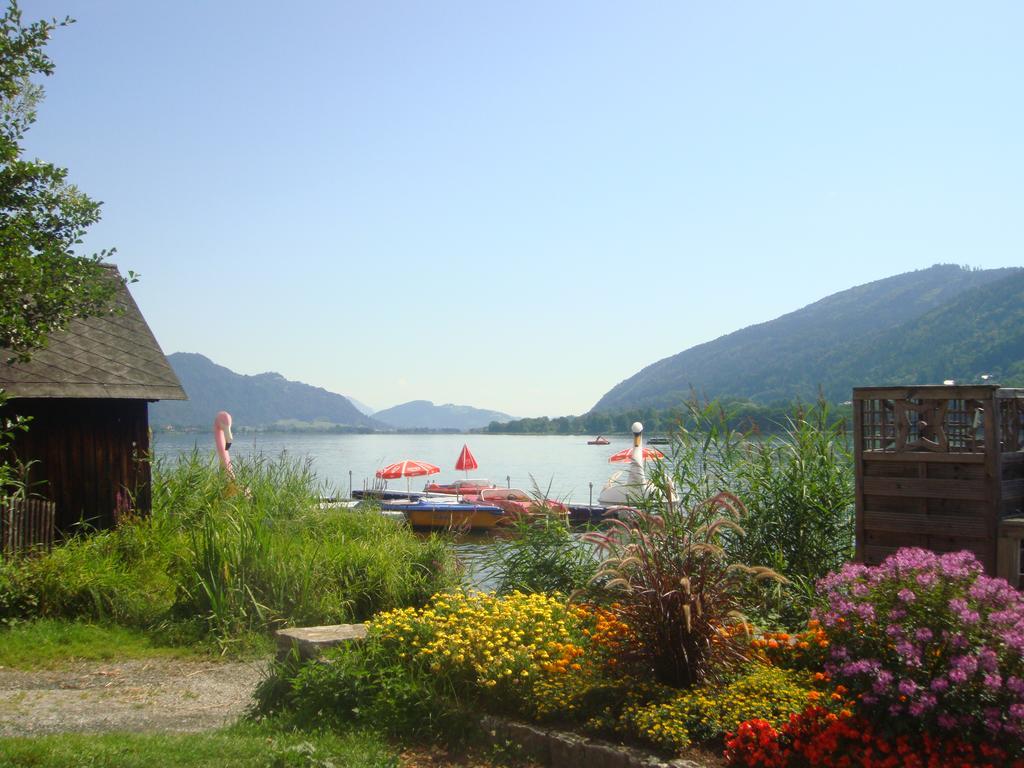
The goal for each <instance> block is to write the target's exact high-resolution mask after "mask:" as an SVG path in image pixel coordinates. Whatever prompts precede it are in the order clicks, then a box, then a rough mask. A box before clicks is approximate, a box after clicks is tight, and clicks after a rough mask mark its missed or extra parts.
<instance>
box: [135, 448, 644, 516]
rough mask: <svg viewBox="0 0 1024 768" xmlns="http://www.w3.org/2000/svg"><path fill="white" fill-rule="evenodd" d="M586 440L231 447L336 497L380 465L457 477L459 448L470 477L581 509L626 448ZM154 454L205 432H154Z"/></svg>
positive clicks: (415, 482) (419, 480) (395, 483)
mask: <svg viewBox="0 0 1024 768" xmlns="http://www.w3.org/2000/svg"><path fill="white" fill-rule="evenodd" d="M591 437H592V436H571V435H569V436H563V435H544V436H539V435H320V434H294V433H284V432H259V433H250V434H244V433H236V434H235V442H234V445H232V446H231V455H232V456H233V457H240V456H246V455H250V454H253V453H262V454H263V455H264V456H267V457H271V458H272V457H277V456H279V455H280V454H281V453H287V454H288V455H290V456H294V457H302V458H304V457H309V458H310V459H311V460H312V462H313V469H314V470H315V471H316V473H317V475H319V476H320V478H321V479H322V480H323V481H324V482H325V483H326V484H327V485H328V486H329V487H330V489H331V490H333V491H334V492H336V493H338V494H339V495H343V496H347V495H348V493H349V490H350V489H349V473H351V480H352V486H353V487H354V488H356V489H358V488H362V487H364V485H369V484H371V483H372V482H373V476H374V473H375V472H376V471H377V470H378V469H379V468H381V467H384V466H386V465H388V464H392V463H394V462H396V461H402V460H403V459H419V460H421V461H428V462H430V463H431V464H436V465H437V466H439V467H440V468H441V472H440V474H437V475H431V477H430V478H429V479H430V480H431V481H434V480H436V481H439V482H448V481H452V480H458V479H460V478H462V477H463V476H464V473H462V472H457V471H456V470H455V461H456V459H457V458H458V457H459V452H460V451H461V450H462V445H463V443H465V444H467V445H468V446H469V449H470V451H472V452H473V455H474V456H475V457H476V460H477V462H478V463H479V464H480V469H479V470H477V471H474V472H470V473H469V475H470V477H484V478H487V479H489V480H490V481H491V482H493V483H495V484H497V485H506V484H511V486H512V487H513V488H522V489H523V490H525V491H530V490H532V489H533V484H534V483H533V481H534V480H536V482H537V484H538V485H539V486H540V488H541V489H542V490H544V491H547V489H548V487H549V485H550V489H551V490H550V493H549V494H548V495H549V496H551V497H552V498H557V499H562V500H566V501H572V502H575V503H577V504H586V503H588V502H589V501H590V485H589V484H590V483H593V484H594V500H595V502H596V500H597V496H598V494H599V493H600V492H601V488H602V487H604V484H605V482H606V481H607V480H608V477H609V476H610V475H611V474H612V473H613V472H616V471H618V470H620V469H623V468H624V465H622V464H609V463H608V457H609V456H611V455H612V454H613V453H615V452H616V451H619V450H621V449H623V448H627V447H629V446H630V445H631V444H632V440H631V439H630V438H629V437H617V438H616V437H610V438H609V439H610V440H611V445H587V440H589V439H591ZM153 444H154V451H155V453H156V455H157V456H158V457H168V458H173V457H175V456H177V455H178V454H180V453H181V452H183V451H191V450H192V449H193V448H195V447H198V448H199V450H200V451H208V452H209V453H210V454H211V456H212V454H213V435H212V433H208V434H202V433H195V434H185V433H174V432H160V433H155V434H154V435H153ZM426 482H427V478H423V477H414V478H411V479H410V480H409V483H410V487H411V489H412V490H414V491H418V490H423V486H424V485H425V483H426ZM388 487H389V488H395V489H399V490H404V489H405V487H406V481H405V480H391V481H389V483H388Z"/></svg>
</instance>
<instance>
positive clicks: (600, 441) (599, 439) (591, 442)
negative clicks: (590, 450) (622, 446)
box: [587, 435, 611, 445]
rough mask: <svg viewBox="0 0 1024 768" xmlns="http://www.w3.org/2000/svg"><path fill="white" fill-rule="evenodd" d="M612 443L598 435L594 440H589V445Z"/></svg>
mask: <svg viewBox="0 0 1024 768" xmlns="http://www.w3.org/2000/svg"><path fill="white" fill-rule="evenodd" d="M610 442H611V441H610V440H609V439H608V438H607V437H604V436H603V435H598V436H597V437H595V438H594V439H593V440H587V445H608V443H610Z"/></svg>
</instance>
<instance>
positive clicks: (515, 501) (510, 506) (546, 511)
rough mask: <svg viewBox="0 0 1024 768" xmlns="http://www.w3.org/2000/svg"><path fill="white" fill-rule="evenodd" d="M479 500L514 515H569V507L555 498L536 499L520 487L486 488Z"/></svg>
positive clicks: (481, 492)
mask: <svg viewBox="0 0 1024 768" xmlns="http://www.w3.org/2000/svg"><path fill="white" fill-rule="evenodd" d="M476 500H477V502H478V503H480V504H487V505H489V506H494V507H500V508H501V509H502V510H504V511H505V512H506V513H508V514H509V515H510V516H513V517H523V516H529V517H536V516H537V515H559V516H565V517H568V515H569V508H568V507H567V506H566V505H565V504H563V503H562V502H560V501H554V500H553V499H535V498H533V497H532V496H530V494H528V493H527V492H526V491H521V490H519V489H518V488H485V489H484V490H482V491H480V495H479V496H478V497H477V499H476Z"/></svg>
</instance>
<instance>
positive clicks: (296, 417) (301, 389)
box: [149, 352, 388, 429]
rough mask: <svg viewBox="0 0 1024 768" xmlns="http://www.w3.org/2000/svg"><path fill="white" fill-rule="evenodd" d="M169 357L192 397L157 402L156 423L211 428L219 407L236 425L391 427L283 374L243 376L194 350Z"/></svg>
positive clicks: (153, 418) (152, 420)
mask: <svg viewBox="0 0 1024 768" xmlns="http://www.w3.org/2000/svg"><path fill="white" fill-rule="evenodd" d="M167 360H168V362H170V364H171V367H172V368H173V369H174V372H175V373H176V374H177V375H178V379H180V380H181V384H182V386H183V387H184V388H185V392H186V394H188V398H189V399H188V400H181V401H171V400H161V401H159V402H156V403H153V404H152V405H151V406H150V409H149V420H150V423H151V424H153V425H154V426H157V427H160V426H167V425H173V426H176V427H208V426H209V425H210V424H212V423H213V417H214V416H215V415H216V413H217V411H228V412H229V413H230V414H231V418H232V420H233V422H234V424H235V425H236V428H237V427H241V426H246V427H268V426H272V425H275V424H276V425H279V426H283V427H288V428H292V429H294V428H296V427H299V428H301V427H303V426H305V425H308V426H310V427H312V426H314V425H320V426H321V427H327V426H329V425H335V426H340V427H348V428H352V429H388V427H387V426H386V425H384V424H382V423H381V422H379V421H375V420H374V419H372V418H370V417H369V416H366V415H364V414H362V413H360V412H359V410H358V409H357V408H356V407H355V406H354V405H352V403H351V402H349V400H348V398H346V397H343V396H342V395H338V394H335V393H334V392H328V391H327V390H326V389H322V388H320V387H313V386H310V385H309V384H303V383H301V382H298V381H289V380H288V379H286V378H285V377H284V376H282V375H281V374H279V373H260V374H257V375H255V376H244V375H242V374H239V373H235V372H234V371H232V370H230V369H228V368H225V367H224V366H222V365H217V364H216V363H214V362H213V361H212V360H210V359H209V358H207V357H204V356H203V355H199V354H195V353H192V352H175V353H174V354H172V355H168V356H167Z"/></svg>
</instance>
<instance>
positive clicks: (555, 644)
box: [367, 592, 584, 712]
mask: <svg viewBox="0 0 1024 768" xmlns="http://www.w3.org/2000/svg"><path fill="white" fill-rule="evenodd" d="M579 615H581V612H578V611H576V610H575V609H569V608H567V607H566V606H565V605H564V604H563V603H562V602H560V601H558V600H556V599H554V598H552V597H548V596H545V595H541V594H532V595H525V594H522V593H518V592H517V593H513V594H511V595H508V596H506V597H496V596H494V595H491V594H486V593H473V594H464V593H451V594H442V595H437V596H435V597H434V598H433V599H431V601H430V603H429V604H428V605H427V606H426V607H425V608H423V609H421V610H416V609H413V608H405V609H399V610H395V611H389V612H386V613H383V614H380V615H378V616H376V617H375V618H374V619H373V620H372V621H371V622H369V623H368V625H367V629H368V631H369V634H370V637H371V638H372V639H374V640H375V641H376V642H378V643H380V644H381V645H382V646H383V647H385V648H388V649H391V650H392V651H393V653H394V654H395V656H396V657H397V658H398V659H400V660H408V663H409V664H425V665H426V666H427V668H428V669H429V670H430V671H431V672H432V673H434V675H435V676H436V677H437V679H438V680H439V681H440V682H439V684H442V685H445V686H447V687H448V688H450V689H451V690H452V691H455V692H456V693H457V694H458V695H460V696H463V697H474V698H477V699H478V700H482V701H485V702H486V703H487V704H488V706H489V707H490V709H491V711H495V712H503V711H512V712H521V711H530V710H533V709H535V707H536V704H535V697H534V688H535V685H536V683H537V681H538V680H539V679H540V678H541V677H543V676H545V675H548V676H551V675H564V674H566V673H567V672H569V671H578V670H580V669H582V665H581V664H580V662H579V658H580V657H581V656H582V655H583V654H584V651H583V648H582V647H581V645H580V640H581V637H580V635H579V632H578V627H579V625H578V616H579Z"/></svg>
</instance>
